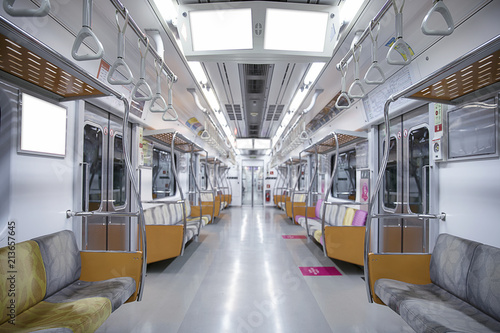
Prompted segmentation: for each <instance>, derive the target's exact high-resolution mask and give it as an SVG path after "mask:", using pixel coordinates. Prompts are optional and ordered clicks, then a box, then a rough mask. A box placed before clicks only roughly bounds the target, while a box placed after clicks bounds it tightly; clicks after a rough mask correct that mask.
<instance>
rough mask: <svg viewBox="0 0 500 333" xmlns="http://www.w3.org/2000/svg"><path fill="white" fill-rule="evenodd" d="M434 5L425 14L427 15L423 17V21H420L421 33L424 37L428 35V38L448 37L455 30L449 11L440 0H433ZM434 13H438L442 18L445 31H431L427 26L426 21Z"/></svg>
mask: <svg viewBox="0 0 500 333" xmlns="http://www.w3.org/2000/svg"><path fill="white" fill-rule="evenodd" d="M433 3H434V5H433V6H432V8H431V9H430V10H429V11H428V12H427V15H425V17H424V20H423V21H422V25H421V29H422V32H423V33H424V34H425V35H430V36H448V35H451V34H452V33H453V31H454V30H455V24H454V23H453V17H452V16H451V13H450V10H449V9H448V7H446V5H445V4H444V2H443V1H442V0H434V1H433ZM434 13H439V14H441V16H442V17H443V19H444V21H445V22H446V25H447V27H446V29H431V28H429V26H428V21H429V18H430V17H431V16H432V14H434Z"/></svg>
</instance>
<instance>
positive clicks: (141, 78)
mask: <svg viewBox="0 0 500 333" xmlns="http://www.w3.org/2000/svg"><path fill="white" fill-rule="evenodd" d="M146 40H147V44H146V49H145V51H144V53H142V49H141V39H140V38H139V40H138V41H137V47H138V48H139V54H140V55H141V68H140V72H139V81H137V83H136V85H135V86H134V88H133V89H132V99H133V100H134V101H136V102H142V101H150V100H152V99H153V92H152V91H151V87H150V86H149V84H148V83H147V82H146V56H147V55H148V51H149V38H148V37H146ZM139 87H144V88H143V89H145V90H146V96H140V95H138V94H137V92H138V91H139Z"/></svg>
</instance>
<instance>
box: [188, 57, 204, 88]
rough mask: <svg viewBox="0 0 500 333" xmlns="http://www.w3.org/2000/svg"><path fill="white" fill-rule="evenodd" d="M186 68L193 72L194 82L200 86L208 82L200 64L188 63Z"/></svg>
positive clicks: (196, 62) (195, 62)
mask: <svg viewBox="0 0 500 333" xmlns="http://www.w3.org/2000/svg"><path fill="white" fill-rule="evenodd" d="M188 66H189V68H190V69H191V72H193V75H194V77H195V78H196V81H198V83H199V84H200V85H202V86H204V85H206V84H207V82H208V79H207V76H206V75H205V71H204V70H203V67H201V63H200V62H198V61H188Z"/></svg>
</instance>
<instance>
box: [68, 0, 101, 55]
mask: <svg viewBox="0 0 500 333" xmlns="http://www.w3.org/2000/svg"><path fill="white" fill-rule="evenodd" d="M92 6H93V2H92V0H84V1H83V14H82V15H83V20H82V21H83V24H82V29H81V30H80V32H79V33H78V35H76V38H75V42H74V43H73V48H72V49H71V55H72V56H73V59H75V60H78V61H85V60H96V59H101V58H102V57H103V56H104V48H103V47H102V44H101V41H100V40H99V39H98V38H97V36H96V35H95V34H94V32H93V31H92ZM86 38H90V39H92V40H93V41H94V43H95V44H96V45H97V52H96V53H94V54H89V53H87V54H78V50H79V49H80V46H82V44H83V41H84V40H85V39H86Z"/></svg>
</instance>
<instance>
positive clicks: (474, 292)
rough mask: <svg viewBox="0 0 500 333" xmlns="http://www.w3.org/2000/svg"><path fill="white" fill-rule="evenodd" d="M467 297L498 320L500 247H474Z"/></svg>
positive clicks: (499, 317) (499, 313) (470, 301)
mask: <svg viewBox="0 0 500 333" xmlns="http://www.w3.org/2000/svg"><path fill="white" fill-rule="evenodd" d="M467 298H468V301H469V303H471V304H472V305H474V306H475V307H477V308H478V309H480V310H481V311H483V312H485V313H487V314H488V315H490V316H492V317H493V318H495V319H496V320H498V321H500V249H498V248H495V247H492V246H488V245H484V244H481V245H479V246H478V247H477V248H476V252H475V253H474V260H473V261H472V264H471V267H470V270H469V275H468V281H467ZM499 332H500V330H499Z"/></svg>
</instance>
